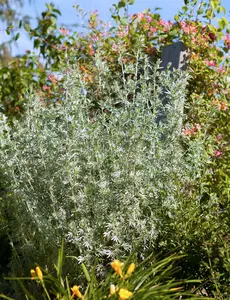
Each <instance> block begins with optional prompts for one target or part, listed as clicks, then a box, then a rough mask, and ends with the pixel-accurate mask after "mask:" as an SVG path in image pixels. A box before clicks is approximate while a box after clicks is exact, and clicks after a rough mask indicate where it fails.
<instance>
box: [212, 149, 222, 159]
mask: <svg viewBox="0 0 230 300" xmlns="http://www.w3.org/2000/svg"><path fill="white" fill-rule="evenodd" d="M212 156H213V157H217V158H218V157H221V156H223V152H222V151H221V150H219V149H217V150H215V151H214V153H213V155H212Z"/></svg>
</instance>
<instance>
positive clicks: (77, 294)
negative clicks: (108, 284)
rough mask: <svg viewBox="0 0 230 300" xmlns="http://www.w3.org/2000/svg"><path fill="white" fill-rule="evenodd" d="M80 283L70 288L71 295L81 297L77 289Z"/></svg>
mask: <svg viewBox="0 0 230 300" xmlns="http://www.w3.org/2000/svg"><path fill="white" fill-rule="evenodd" d="M79 289H80V285H74V286H73V287H72V288H71V290H72V292H73V294H72V297H74V296H77V297H78V298H79V299H83V298H84V297H83V295H82V293H81V292H80V291H79Z"/></svg>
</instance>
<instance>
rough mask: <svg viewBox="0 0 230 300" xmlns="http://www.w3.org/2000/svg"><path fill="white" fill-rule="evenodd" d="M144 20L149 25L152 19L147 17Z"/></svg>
mask: <svg viewBox="0 0 230 300" xmlns="http://www.w3.org/2000/svg"><path fill="white" fill-rule="evenodd" d="M145 20H146V21H147V22H148V23H151V22H152V20H153V19H152V17H150V16H147V17H146V18H145Z"/></svg>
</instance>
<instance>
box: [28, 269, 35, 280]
mask: <svg viewBox="0 0 230 300" xmlns="http://www.w3.org/2000/svg"><path fill="white" fill-rule="evenodd" d="M30 275H31V279H35V278H36V277H37V275H36V272H35V270H34V269H31V270H30Z"/></svg>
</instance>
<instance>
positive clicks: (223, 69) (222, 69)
mask: <svg viewBox="0 0 230 300" xmlns="http://www.w3.org/2000/svg"><path fill="white" fill-rule="evenodd" d="M217 72H218V73H220V74H221V73H224V72H225V68H223V67H219V68H218V69H217Z"/></svg>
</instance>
